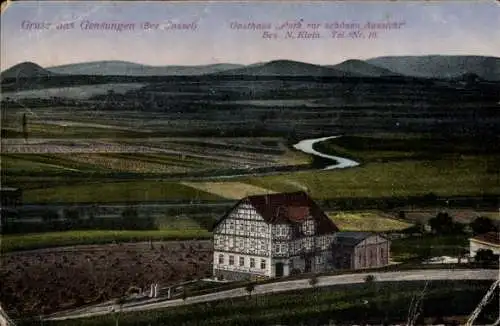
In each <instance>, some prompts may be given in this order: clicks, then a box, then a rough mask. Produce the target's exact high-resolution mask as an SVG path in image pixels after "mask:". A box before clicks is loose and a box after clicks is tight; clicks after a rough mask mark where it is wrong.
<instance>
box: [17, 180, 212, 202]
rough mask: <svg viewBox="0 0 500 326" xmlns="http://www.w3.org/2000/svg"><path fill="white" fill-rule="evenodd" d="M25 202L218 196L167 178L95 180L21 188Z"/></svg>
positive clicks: (158, 199)
mask: <svg viewBox="0 0 500 326" xmlns="http://www.w3.org/2000/svg"><path fill="white" fill-rule="evenodd" d="M23 199H24V201H26V202H32V203H39V202H67V203H73V202H96V203H106V202H128V201H131V202H137V201H165V200H185V199H199V200H209V201H214V200H220V199H222V198H221V197H219V196H217V195H215V194H212V193H208V192H204V191H202V190H198V189H194V188H192V187H188V186H185V185H182V184H180V183H177V182H168V181H165V182H164V181H160V180H159V181H155V180H152V181H122V182H96V183H90V184H85V183H83V184H79V185H67V186H54V187H51V188H47V189H34V190H28V191H25V193H24V194H23Z"/></svg>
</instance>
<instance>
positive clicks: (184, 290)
mask: <svg viewBox="0 0 500 326" xmlns="http://www.w3.org/2000/svg"><path fill="white" fill-rule="evenodd" d="M188 296H189V293H188V290H187V289H186V288H183V289H182V301H186V299H187V298H188Z"/></svg>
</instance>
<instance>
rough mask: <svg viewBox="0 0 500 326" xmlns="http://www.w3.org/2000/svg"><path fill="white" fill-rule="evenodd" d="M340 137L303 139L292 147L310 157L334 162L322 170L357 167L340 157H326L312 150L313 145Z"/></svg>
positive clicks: (351, 161) (352, 162) (354, 163)
mask: <svg viewBox="0 0 500 326" xmlns="http://www.w3.org/2000/svg"><path fill="white" fill-rule="evenodd" d="M339 137H340V136H330V137H322V138H313V139H304V140H301V141H300V142H298V143H297V144H295V145H293V147H294V148H295V149H297V150H299V151H302V152H304V153H306V154H311V155H316V156H319V157H322V158H327V159H330V160H332V161H335V163H336V164H332V165H327V166H326V167H324V168H323V170H333V169H345V168H352V167H355V166H358V165H359V163H358V162H356V161H353V160H350V159H347V158H344V157H340V156H333V155H327V154H324V153H321V152H318V151H317V150H315V149H314V144H316V143H319V142H322V141H325V140H329V139H334V138H339Z"/></svg>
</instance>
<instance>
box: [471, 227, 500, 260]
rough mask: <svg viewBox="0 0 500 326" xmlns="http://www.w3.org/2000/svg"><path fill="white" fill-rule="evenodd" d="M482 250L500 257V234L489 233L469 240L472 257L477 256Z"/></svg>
mask: <svg viewBox="0 0 500 326" xmlns="http://www.w3.org/2000/svg"><path fill="white" fill-rule="evenodd" d="M481 249H483V250H491V251H492V252H493V254H494V255H500V233H499V232H488V233H484V234H480V235H477V236H475V237H473V238H470V239H469V254H470V257H474V256H476V254H477V252H478V251H479V250H481Z"/></svg>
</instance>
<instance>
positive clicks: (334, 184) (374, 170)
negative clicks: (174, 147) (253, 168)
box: [242, 157, 500, 199]
mask: <svg viewBox="0 0 500 326" xmlns="http://www.w3.org/2000/svg"><path fill="white" fill-rule="evenodd" d="M496 177H497V176H496V174H494V173H490V172H488V164H487V162H485V160H484V159H483V158H481V157H469V158H463V159H460V160H453V161H450V160H444V159H437V160H435V161H401V162H387V163H367V164H364V165H362V166H360V167H356V168H352V169H346V170H337V171H335V170H333V171H310V172H309V171H308V172H295V173H289V174H286V175H274V176H264V177H254V178H245V179H244V180H242V181H243V182H247V183H250V184H253V185H256V186H259V187H263V188H267V189H272V190H275V191H297V190H300V187H299V186H297V185H300V186H302V187H307V188H309V190H310V194H311V196H312V197H313V198H316V199H328V198H336V197H385V196H387V197H390V196H411V195H425V194H428V193H429V192H433V193H435V194H437V195H449V196H452V195H480V194H483V193H500V184H498V182H497V180H496Z"/></svg>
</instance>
